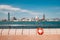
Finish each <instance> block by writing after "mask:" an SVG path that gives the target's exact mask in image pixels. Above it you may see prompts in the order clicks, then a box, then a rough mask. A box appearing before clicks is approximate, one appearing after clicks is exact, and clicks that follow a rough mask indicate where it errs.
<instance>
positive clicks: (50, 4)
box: [0, 0, 60, 19]
mask: <svg viewBox="0 0 60 40" xmlns="http://www.w3.org/2000/svg"><path fill="white" fill-rule="evenodd" d="M8 12H10V13H11V14H10V15H11V17H14V16H15V17H16V18H24V17H25V18H32V17H36V16H38V17H39V18H42V16H43V14H45V16H46V18H60V1H59V0H0V19H4V18H7V17H8V16H7V15H8Z"/></svg>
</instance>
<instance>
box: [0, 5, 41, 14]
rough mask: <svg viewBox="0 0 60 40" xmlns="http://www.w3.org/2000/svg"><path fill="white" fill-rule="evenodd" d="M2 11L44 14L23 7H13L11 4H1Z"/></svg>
mask: <svg viewBox="0 0 60 40" xmlns="http://www.w3.org/2000/svg"><path fill="white" fill-rule="evenodd" d="M0 12H3V13H5V14H6V13H8V12H10V13H14V12H26V13H29V14H32V15H42V13H38V12H32V11H29V10H25V9H21V8H15V7H12V6H10V5H0Z"/></svg>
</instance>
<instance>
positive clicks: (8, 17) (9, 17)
mask: <svg viewBox="0 0 60 40" xmlns="http://www.w3.org/2000/svg"><path fill="white" fill-rule="evenodd" d="M8 21H10V13H9V12H8Z"/></svg>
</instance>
